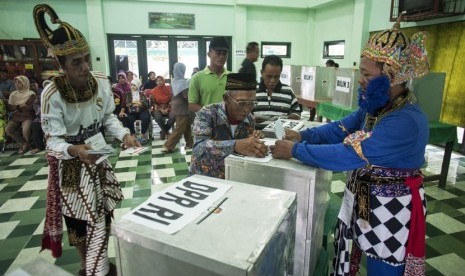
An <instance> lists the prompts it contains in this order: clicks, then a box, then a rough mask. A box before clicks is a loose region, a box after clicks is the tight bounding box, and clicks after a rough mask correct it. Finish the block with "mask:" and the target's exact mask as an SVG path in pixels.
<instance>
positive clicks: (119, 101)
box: [111, 86, 128, 127]
mask: <svg viewBox="0 0 465 276" xmlns="http://www.w3.org/2000/svg"><path fill="white" fill-rule="evenodd" d="M111 89H112V91H113V100H114V101H115V110H113V114H115V115H116V117H118V119H119V120H120V122H121V123H122V124H123V126H124V127H128V114H126V113H125V112H124V111H123V112H121V109H123V110H124V106H125V102H124V101H125V96H126V95H125V93H124V92H123V91H122V90H121V89H120V88H118V87H116V86H112V88H111Z"/></svg>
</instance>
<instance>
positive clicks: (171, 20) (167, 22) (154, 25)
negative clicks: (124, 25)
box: [149, 12, 195, 30]
mask: <svg viewBox="0 0 465 276" xmlns="http://www.w3.org/2000/svg"><path fill="white" fill-rule="evenodd" d="M149 28H151V29H190V30H194V29H195V14H192V13H167V12H149Z"/></svg>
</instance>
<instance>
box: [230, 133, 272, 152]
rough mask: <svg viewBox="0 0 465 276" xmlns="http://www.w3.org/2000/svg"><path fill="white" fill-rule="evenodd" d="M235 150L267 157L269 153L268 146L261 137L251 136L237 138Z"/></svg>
mask: <svg viewBox="0 0 465 276" xmlns="http://www.w3.org/2000/svg"><path fill="white" fill-rule="evenodd" d="M234 152H235V153H238V154H241V155H245V156H253V157H265V156H266V155H267V154H268V147H267V146H266V145H265V142H263V141H261V140H260V139H259V138H257V137H254V136H251V137H248V138H245V139H239V140H236V143H235V144H234Z"/></svg>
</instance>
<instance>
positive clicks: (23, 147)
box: [18, 143, 29, 154]
mask: <svg viewBox="0 0 465 276" xmlns="http://www.w3.org/2000/svg"><path fill="white" fill-rule="evenodd" d="M28 148H29V144H27V143H26V144H23V146H22V147H21V148H20V149H19V150H18V153H19V154H24V153H26V152H27V150H28Z"/></svg>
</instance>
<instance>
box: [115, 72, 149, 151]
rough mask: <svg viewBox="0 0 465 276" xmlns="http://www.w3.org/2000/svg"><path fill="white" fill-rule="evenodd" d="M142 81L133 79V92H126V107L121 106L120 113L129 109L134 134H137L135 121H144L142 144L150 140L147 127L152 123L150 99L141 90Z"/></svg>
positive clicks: (129, 125) (129, 122) (130, 125)
mask: <svg viewBox="0 0 465 276" xmlns="http://www.w3.org/2000/svg"><path fill="white" fill-rule="evenodd" d="M139 87H140V81H139V80H138V79H134V80H132V83H131V92H130V93H126V99H125V103H126V107H125V108H121V111H120V115H121V114H124V113H125V110H127V112H126V113H127V114H128V128H129V130H130V131H131V134H132V135H135V134H136V131H135V129H134V122H135V121H137V120H141V121H142V137H141V138H140V142H141V144H145V143H147V141H148V135H147V129H148V127H149V124H150V114H149V101H148V99H147V97H146V96H145V94H144V93H143V92H140V91H139Z"/></svg>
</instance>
